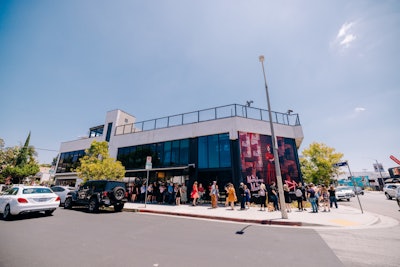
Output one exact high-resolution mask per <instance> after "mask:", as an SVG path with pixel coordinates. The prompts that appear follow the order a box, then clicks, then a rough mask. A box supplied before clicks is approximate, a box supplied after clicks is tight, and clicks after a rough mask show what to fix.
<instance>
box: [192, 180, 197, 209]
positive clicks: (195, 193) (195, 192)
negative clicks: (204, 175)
mask: <svg viewBox="0 0 400 267" xmlns="http://www.w3.org/2000/svg"><path fill="white" fill-rule="evenodd" d="M190 198H192V199H193V202H192V206H196V205H197V199H198V198H199V190H198V188H197V181H195V182H194V183H193V187H192V192H191V193H190Z"/></svg>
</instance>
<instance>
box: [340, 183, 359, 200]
mask: <svg viewBox="0 0 400 267" xmlns="http://www.w3.org/2000/svg"><path fill="white" fill-rule="evenodd" d="M335 195H336V199H337V200H343V199H347V201H350V199H351V198H352V197H355V193H354V191H353V190H352V189H351V186H338V187H336V193H335Z"/></svg>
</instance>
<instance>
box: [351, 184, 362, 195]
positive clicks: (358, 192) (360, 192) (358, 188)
mask: <svg viewBox="0 0 400 267" xmlns="http://www.w3.org/2000/svg"><path fill="white" fill-rule="evenodd" d="M353 190H354V187H353ZM355 193H356V195H364V189H362V188H361V187H359V186H356V189H355Z"/></svg>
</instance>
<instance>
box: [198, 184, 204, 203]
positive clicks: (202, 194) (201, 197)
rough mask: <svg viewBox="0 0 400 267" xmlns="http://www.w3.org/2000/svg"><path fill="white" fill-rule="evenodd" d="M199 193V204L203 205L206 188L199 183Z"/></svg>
mask: <svg viewBox="0 0 400 267" xmlns="http://www.w3.org/2000/svg"><path fill="white" fill-rule="evenodd" d="M197 190H198V192H199V201H198V202H199V203H203V202H204V192H205V190H204V187H203V184H202V183H199V186H198V188H197Z"/></svg>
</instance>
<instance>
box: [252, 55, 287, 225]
mask: <svg viewBox="0 0 400 267" xmlns="http://www.w3.org/2000/svg"><path fill="white" fill-rule="evenodd" d="M258 59H259V60H260V62H261V66H262V70H263V75H264V82H265V92H266V94H267V103H268V115H269V125H270V127H271V139H272V140H271V142H272V151H273V152H274V159H275V172H276V180H277V183H278V192H279V203H280V205H281V214H282V219H287V218H288V215H287V212H286V209H285V197H284V192H283V183H282V174H281V166H280V164H279V155H278V145H277V142H276V138H275V132H274V124H273V123H272V112H271V104H270V102H269V94H268V85H267V78H266V77H265V70H264V56H259V58H258Z"/></svg>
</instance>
